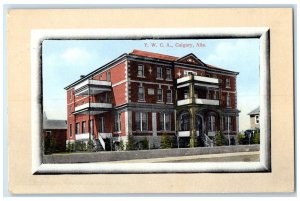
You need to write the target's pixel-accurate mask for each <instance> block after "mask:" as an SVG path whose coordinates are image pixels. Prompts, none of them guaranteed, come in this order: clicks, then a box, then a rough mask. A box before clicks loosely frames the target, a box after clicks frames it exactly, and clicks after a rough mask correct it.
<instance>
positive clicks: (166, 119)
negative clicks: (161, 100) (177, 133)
mask: <svg viewBox="0 0 300 201" xmlns="http://www.w3.org/2000/svg"><path fill="white" fill-rule="evenodd" d="M160 130H161V131H162V130H164V131H170V130H171V115H170V114H166V113H160Z"/></svg>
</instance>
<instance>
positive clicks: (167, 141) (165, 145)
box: [160, 133, 172, 149]
mask: <svg viewBox="0 0 300 201" xmlns="http://www.w3.org/2000/svg"><path fill="white" fill-rule="evenodd" d="M171 147H172V140H171V138H170V136H168V135H167V134H166V133H164V134H163V135H162V137H161V142H160V148H161V149H169V148H171Z"/></svg>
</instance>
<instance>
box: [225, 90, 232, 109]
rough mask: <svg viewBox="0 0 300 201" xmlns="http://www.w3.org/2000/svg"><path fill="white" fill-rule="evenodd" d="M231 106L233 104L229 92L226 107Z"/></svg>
mask: <svg viewBox="0 0 300 201" xmlns="http://www.w3.org/2000/svg"><path fill="white" fill-rule="evenodd" d="M230 106H231V100H230V94H229V93H227V96H226V107H230Z"/></svg>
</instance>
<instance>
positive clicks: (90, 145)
mask: <svg viewBox="0 0 300 201" xmlns="http://www.w3.org/2000/svg"><path fill="white" fill-rule="evenodd" d="M87 151H88V152H94V151H96V150H95V145H94V142H93V140H91V139H89V141H88V143H87Z"/></svg>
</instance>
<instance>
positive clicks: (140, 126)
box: [136, 112, 149, 132]
mask: <svg viewBox="0 0 300 201" xmlns="http://www.w3.org/2000/svg"><path fill="white" fill-rule="evenodd" d="M136 113H137V114H139V115H140V116H139V120H140V125H139V128H137V129H136V130H137V131H140V132H143V131H148V126H149V125H148V113H147V112H136ZM143 114H146V123H147V126H146V127H147V129H146V130H143Z"/></svg>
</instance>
